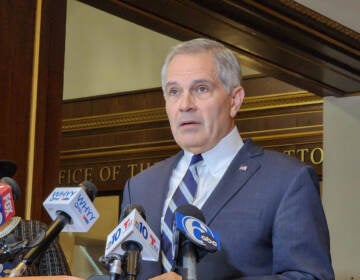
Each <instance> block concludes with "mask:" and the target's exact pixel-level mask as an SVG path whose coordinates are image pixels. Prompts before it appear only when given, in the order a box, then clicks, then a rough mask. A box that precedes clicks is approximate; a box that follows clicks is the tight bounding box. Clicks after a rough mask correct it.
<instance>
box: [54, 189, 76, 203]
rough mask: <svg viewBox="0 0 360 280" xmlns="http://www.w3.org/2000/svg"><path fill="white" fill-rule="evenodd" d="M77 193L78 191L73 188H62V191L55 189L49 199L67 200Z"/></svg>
mask: <svg viewBox="0 0 360 280" xmlns="http://www.w3.org/2000/svg"><path fill="white" fill-rule="evenodd" d="M75 194H76V191H73V190H60V191H54V192H53V193H52V194H51V197H50V198H49V201H50V202H52V201H59V200H61V201H66V200H70V199H71V198H72V197H73V196H74V195H75Z"/></svg>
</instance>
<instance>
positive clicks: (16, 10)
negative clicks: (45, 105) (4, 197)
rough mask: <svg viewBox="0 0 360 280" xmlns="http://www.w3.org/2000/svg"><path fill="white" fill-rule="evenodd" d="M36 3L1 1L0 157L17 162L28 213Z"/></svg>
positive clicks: (19, 207) (21, 205)
mask: <svg viewBox="0 0 360 280" xmlns="http://www.w3.org/2000/svg"><path fill="white" fill-rule="evenodd" d="M35 7H36V1H1V2H0V26H1V27H0V40H1V42H0V61H1V63H0V96H1V98H0V104H1V117H0V128H1V129H0V159H7V160H13V161H15V162H16V163H17V165H18V171H17V173H16V175H15V179H16V181H17V182H18V184H19V186H20V188H21V190H22V195H21V197H20V199H19V200H18V201H16V203H15V207H16V213H17V214H18V215H20V216H23V215H24V213H25V195H26V190H25V187H26V177H27V162H28V146H29V136H28V133H29V126H30V123H29V118H30V101H31V85H32V70H33V69H32V65H33V64H32V62H33V52H34V33H35ZM14 15H16V16H14Z"/></svg>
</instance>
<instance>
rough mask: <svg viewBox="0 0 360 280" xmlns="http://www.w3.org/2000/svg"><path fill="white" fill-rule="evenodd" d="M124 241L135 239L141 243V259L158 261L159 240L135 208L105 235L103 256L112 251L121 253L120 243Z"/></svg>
mask: <svg viewBox="0 0 360 280" xmlns="http://www.w3.org/2000/svg"><path fill="white" fill-rule="evenodd" d="M125 241H135V242H137V243H139V244H141V246H142V247H143V248H142V251H141V256H142V259H143V260H146V261H158V259H159V250H160V241H159V239H158V238H157V237H156V235H155V234H154V233H153V231H152V230H151V229H150V227H149V225H148V224H147V223H146V222H145V220H144V219H143V217H141V215H140V214H139V212H138V211H137V210H136V209H134V210H133V211H131V212H130V214H129V215H127V216H126V217H125V218H124V219H123V220H122V221H121V222H120V224H119V225H118V226H117V227H116V228H115V229H114V230H113V231H112V232H111V233H110V234H109V235H108V236H107V240H106V247H105V256H107V255H108V254H114V253H115V254H120V255H123V254H124V253H125V251H124V250H123V249H122V248H121V245H122V244H123V243H124V242H125Z"/></svg>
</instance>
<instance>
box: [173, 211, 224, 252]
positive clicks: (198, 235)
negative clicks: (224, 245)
mask: <svg viewBox="0 0 360 280" xmlns="http://www.w3.org/2000/svg"><path fill="white" fill-rule="evenodd" d="M176 215H177V220H178V221H179V229H180V230H181V231H182V232H183V233H185V235H186V236H187V237H188V238H190V239H191V240H192V241H193V242H194V243H195V244H197V245H199V246H201V247H203V248H204V249H206V250H207V251H209V252H215V251H218V250H220V241H219V237H218V235H217V233H216V232H214V231H212V230H211V229H210V228H209V227H207V226H206V225H205V224H204V223H203V222H202V221H200V220H198V219H196V218H194V217H191V216H183V215H182V214H180V213H176Z"/></svg>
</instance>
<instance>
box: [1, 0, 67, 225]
mask: <svg viewBox="0 0 360 280" xmlns="http://www.w3.org/2000/svg"><path fill="white" fill-rule="evenodd" d="M39 3H42V7H41V10H39V7H38V6H37V5H38V4H39ZM37 11H38V12H39V13H38V14H37ZM65 18H66V1H65V0H60V1H52V0H43V1H36V0H29V1H0V26H1V28H0V39H1V43H0V61H1V63H0V94H1V101H0V102H1V111H2V117H1V118H0V127H1V130H0V147H1V148H0V158H1V159H10V160H13V161H15V162H16V163H17V165H18V171H17V173H16V175H15V180H16V181H17V182H18V184H19V185H20V188H21V190H22V195H21V199H20V200H19V201H17V202H16V212H17V214H18V215H19V216H25V207H26V203H25V198H26V196H27V194H29V191H30V190H31V188H32V195H31V197H30V201H31V203H32V205H31V207H32V208H31V209H29V210H30V211H29V212H30V215H31V218H34V219H40V220H43V218H44V211H43V210H42V202H43V200H44V196H45V195H46V194H48V192H49V190H52V188H53V187H54V185H55V184H56V183H57V174H58V170H59V150H60V140H61V118H62V117H61V99H62V79H63V64H64V46H65ZM40 19H41V27H40V30H38V29H36V22H37V20H39V22H40ZM34 69H35V70H34ZM33 100H34V102H33ZM32 112H33V113H32ZM31 125H34V126H35V128H34V130H31ZM30 140H31V141H30ZM32 149H34V152H35V154H34V158H32V157H31V156H29V154H30V151H31V150H32ZM45 217H47V214H45Z"/></svg>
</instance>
